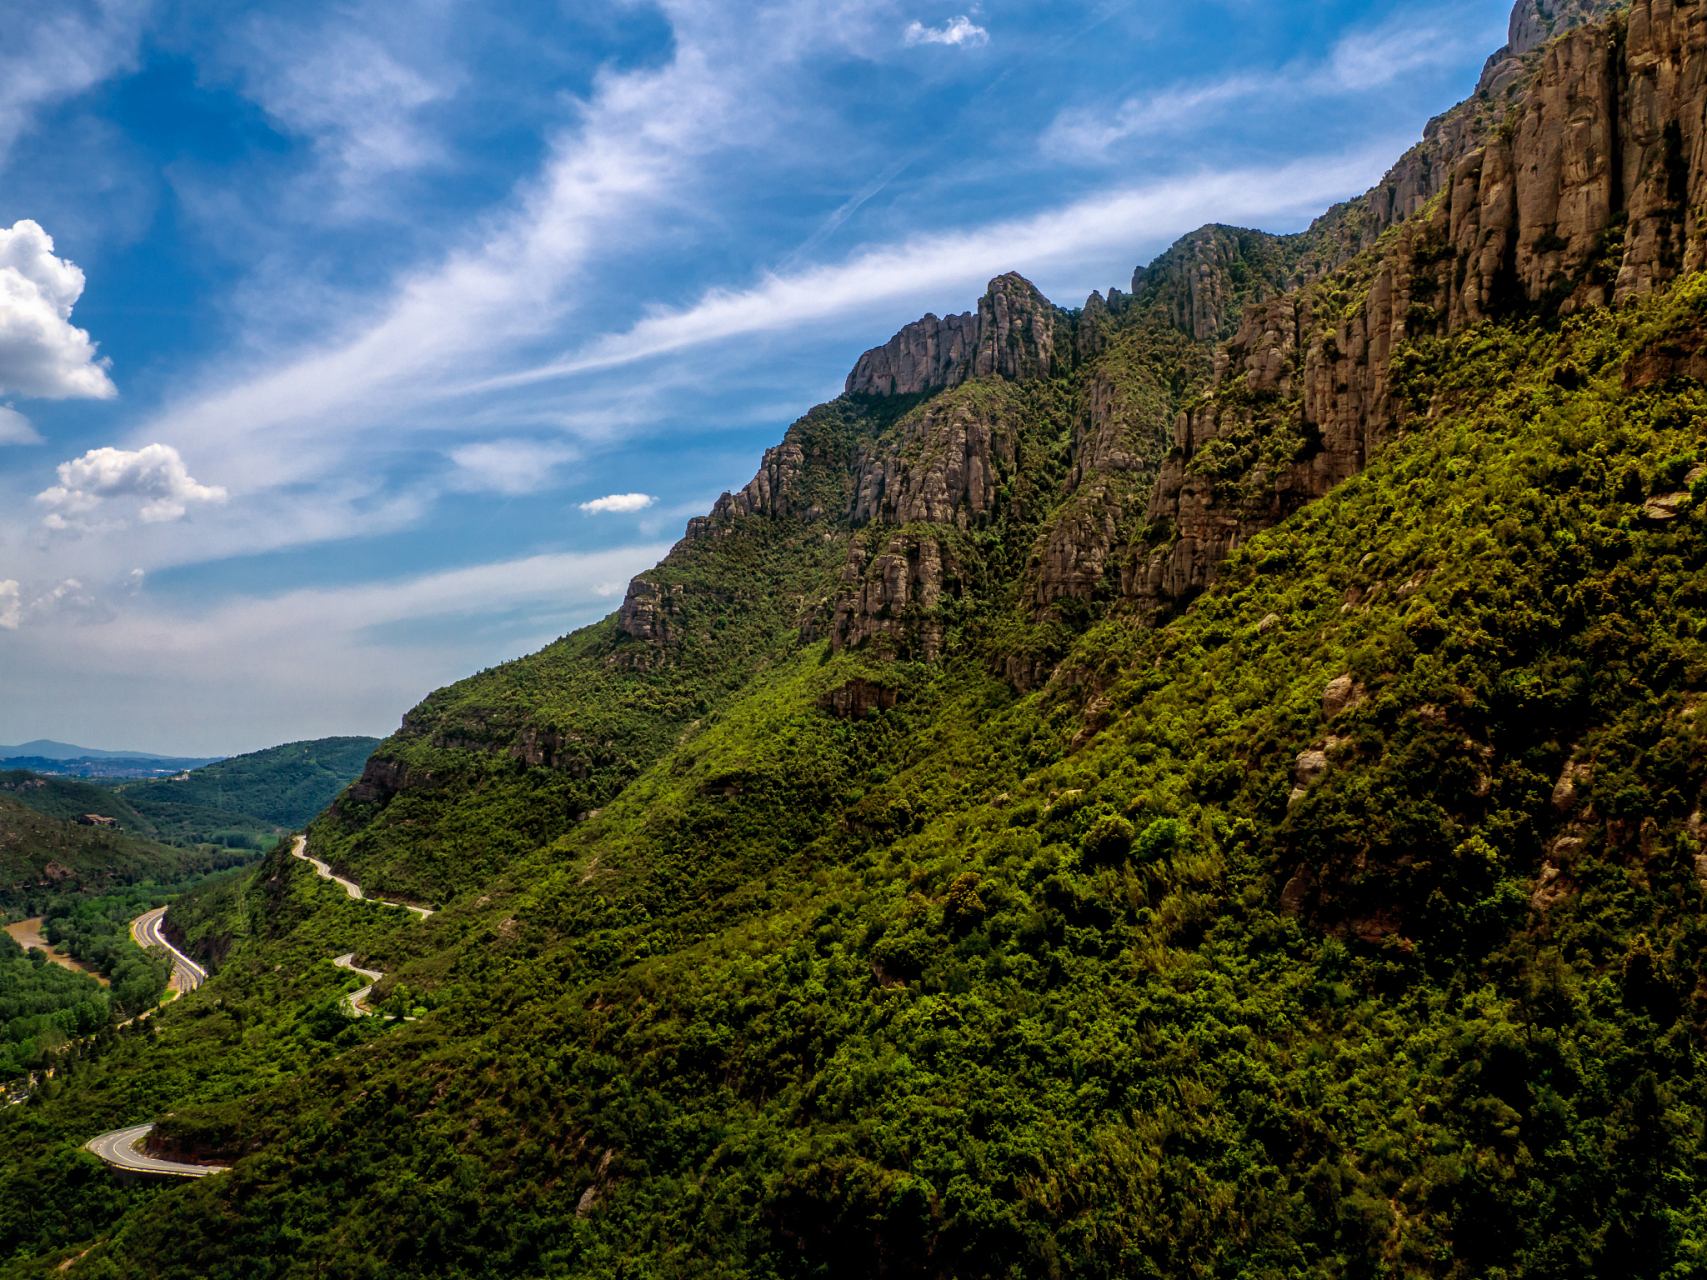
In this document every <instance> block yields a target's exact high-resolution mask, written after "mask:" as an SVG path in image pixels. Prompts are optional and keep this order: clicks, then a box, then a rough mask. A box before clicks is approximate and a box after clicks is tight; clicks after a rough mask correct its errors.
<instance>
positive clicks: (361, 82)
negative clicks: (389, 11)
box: [247, 10, 459, 184]
mask: <svg viewBox="0 0 1707 1280" xmlns="http://www.w3.org/2000/svg"><path fill="white" fill-rule="evenodd" d="M351 20H352V15H351V14H350V13H349V12H347V11H344V10H339V11H337V13H336V17H335V19H334V20H333V22H332V23H330V24H328V25H327V26H326V27H324V28H316V29H314V30H311V31H308V30H299V29H293V28H292V27H290V26H288V25H286V24H285V23H284V22H281V21H276V20H263V21H257V22H256V23H254V24H253V25H252V27H251V28H250V31H249V40H248V44H249V46H250V47H249V49H248V50H247V54H248V61H249V64H250V66H251V68H252V69H253V73H252V77H251V85H250V95H251V96H252V97H254V98H255V99H256V101H258V102H259V103H260V104H261V105H262V106H263V107H264V108H265V109H266V110H267V112H268V113H269V114H270V115H272V116H273V117H274V118H275V119H276V120H278V121H279V122H280V123H281V124H283V125H284V126H285V127H286V128H287V129H289V130H291V131H293V132H296V133H299V134H304V135H307V136H309V137H312V138H313V139H314V140H315V143H316V146H317V147H318V148H319V150H320V151H321V153H322V155H323V156H324V157H325V158H326V159H327V160H328V161H330V166H331V169H332V171H333V174H334V175H335V177H336V178H337V179H338V180H339V181H340V182H342V183H345V184H359V183H362V182H366V181H368V180H370V179H372V178H375V177H378V176H381V175H383V174H386V173H391V172H394V171H397V170H403V169H412V168H417V167H419V166H421V165H424V164H430V163H435V162H438V161H440V160H442V159H443V153H442V149H441V147H440V145H439V143H438V142H437V140H436V139H434V138H433V136H432V135H431V134H430V133H429V132H428V131H427V130H425V129H424V128H423V127H422V126H421V123H420V120H419V118H418V117H419V113H420V112H421V110H422V108H425V107H428V106H431V105H432V104H433V103H435V102H440V101H443V100H444V99H445V98H447V97H449V96H450V94H451V93H452V91H453V90H454V88H455V85H456V82H457V80H458V79H459V77H458V76H456V75H454V74H452V75H447V76H442V77H435V76H429V75H426V74H423V73H422V72H421V71H420V70H418V69H416V68H415V67H413V66H410V65H407V63H406V62H404V61H402V60H400V58H399V57H398V56H396V54H395V53H394V51H393V49H390V48H387V47H386V45H385V44H384V43H382V42H381V40H380V39H378V38H376V36H375V35H374V34H372V33H369V32H366V31H359V30H352V29H351V25H350V24H351Z"/></svg>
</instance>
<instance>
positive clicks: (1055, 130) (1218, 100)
mask: <svg viewBox="0 0 1707 1280" xmlns="http://www.w3.org/2000/svg"><path fill="white" fill-rule="evenodd" d="M1484 25H1485V24H1483V23H1479V22H1475V21H1468V20H1467V15H1466V14H1465V13H1463V12H1461V11H1458V10H1447V11H1436V12H1433V13H1424V14H1414V13H1413V14H1401V15H1400V16H1398V17H1396V18H1393V19H1391V20H1389V21H1388V22H1386V23H1384V24H1383V25H1381V26H1379V27H1377V28H1375V29H1374V30H1371V31H1363V32H1354V33H1352V34H1350V35H1347V36H1345V37H1343V38H1341V39H1340V40H1339V41H1338V42H1337V43H1335V45H1334V47H1333V49H1332V50H1331V51H1330V52H1329V54H1328V56H1327V57H1326V58H1323V59H1321V60H1319V61H1315V62H1299V63H1294V64H1291V65H1289V66H1286V67H1282V68H1279V69H1277V70H1274V71H1270V72H1255V73H1252V72H1240V73H1236V74H1233V75H1227V76H1219V77H1215V78H1212V79H1208V80H1203V81H1199V82H1196V83H1185V84H1177V85H1171V86H1169V87H1167V88H1163V89H1159V90H1156V91H1154V92H1152V93H1148V94H1144V95H1141V96H1134V97H1130V98H1126V99H1125V100H1123V101H1122V102H1120V103H1119V104H1118V105H1117V106H1114V107H1113V108H1082V107H1081V108H1074V109H1071V110H1068V111H1063V112H1062V113H1061V114H1060V115H1058V116H1057V117H1056V118H1055V120H1054V122H1053V123H1052V124H1051V125H1050V127H1049V128H1048V129H1047V130H1046V131H1045V132H1044V134H1043V135H1042V137H1041V139H1040V145H1041V147H1042V148H1043V149H1044V150H1046V151H1048V152H1050V153H1052V154H1063V153H1064V154H1070V155H1075V156H1078V157H1079V158H1081V159H1098V158H1102V157H1104V156H1106V155H1107V154H1108V153H1109V152H1110V150H1111V149H1112V148H1114V147H1115V146H1116V145H1117V144H1119V143H1121V142H1123V141H1125V140H1127V139H1131V138H1145V137H1153V136H1158V135H1167V134H1173V133H1181V132H1186V131H1188V130H1190V129H1194V128H1200V127H1202V126H1204V125H1206V124H1208V123H1210V122H1211V121H1212V120H1213V119H1214V118H1215V117H1216V116H1217V115H1219V114H1221V113H1222V112H1224V111H1225V110H1227V109H1228V108H1231V107H1233V106H1235V105H1238V104H1245V103H1250V102H1253V101H1258V100H1261V101H1264V102H1265V103H1268V104H1270V105H1272V104H1274V103H1276V102H1298V101H1303V100H1307V99H1312V98H1333V97H1342V96H1346V95H1351V94H1357V93H1363V92H1367V91H1369V90H1371V89H1377V88H1380V87H1381V86H1383V85H1388V84H1392V83H1395V82H1397V81H1400V80H1403V79H1404V78H1405V77H1407V76H1409V75H1412V74H1414V73H1416V72H1417V71H1420V70H1423V69H1425V68H1429V67H1449V66H1453V65H1456V64H1458V63H1461V62H1463V61H1464V60H1465V59H1466V58H1467V57H1469V56H1472V55H1473V54H1475V53H1476V52H1478V51H1480V50H1482V49H1483V47H1484V45H1485V44H1486V42H1487V40H1488V38H1489V36H1488V33H1487V32H1486V31H1484V30H1483V29H1482V28H1483V26H1484Z"/></svg>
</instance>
